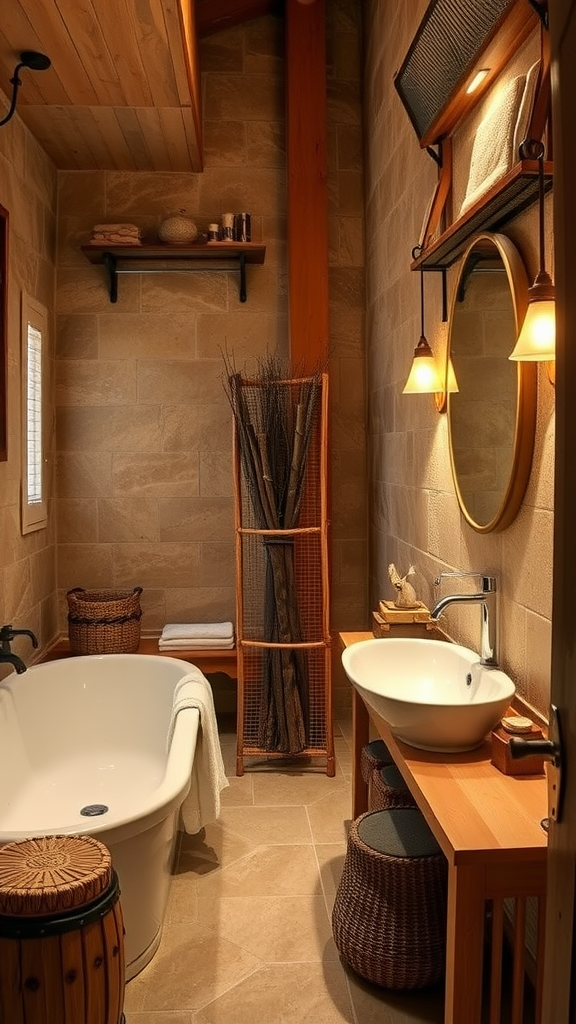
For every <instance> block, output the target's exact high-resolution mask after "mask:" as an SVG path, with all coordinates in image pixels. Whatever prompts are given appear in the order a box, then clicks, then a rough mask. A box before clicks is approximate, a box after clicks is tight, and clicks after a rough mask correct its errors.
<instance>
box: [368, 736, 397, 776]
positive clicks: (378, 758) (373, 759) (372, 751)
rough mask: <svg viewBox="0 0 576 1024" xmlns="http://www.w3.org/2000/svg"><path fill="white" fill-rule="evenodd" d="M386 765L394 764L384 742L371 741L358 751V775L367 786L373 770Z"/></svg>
mask: <svg viewBox="0 0 576 1024" xmlns="http://www.w3.org/2000/svg"><path fill="white" fill-rule="evenodd" d="M387 764H394V758H393V757H392V754H391V753H390V751H389V750H388V747H387V746H386V744H385V743H384V740H372V741H371V742H370V743H367V744H366V746H365V747H362V750H361V751H360V773H361V775H362V778H363V779H364V782H365V783H366V785H367V786H369V785H370V780H371V778H372V772H373V771H374V769H375V768H384V766H385V765H387Z"/></svg>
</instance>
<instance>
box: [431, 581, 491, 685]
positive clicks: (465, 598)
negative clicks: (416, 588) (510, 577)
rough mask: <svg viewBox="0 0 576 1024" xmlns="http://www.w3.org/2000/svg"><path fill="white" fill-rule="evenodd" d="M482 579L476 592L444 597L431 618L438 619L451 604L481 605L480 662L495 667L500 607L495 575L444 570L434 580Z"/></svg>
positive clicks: (436, 582) (432, 612)
mask: <svg viewBox="0 0 576 1024" xmlns="http://www.w3.org/2000/svg"><path fill="white" fill-rule="evenodd" d="M471 576H474V577H476V578H477V579H479V580H480V590H479V591H478V592H477V593H475V594H448V596H447V597H442V598H440V600H439V601H438V602H437V604H436V605H435V606H434V608H433V609H432V611H431V612H430V618H431V619H434V621H437V620H438V619H439V618H440V616H441V614H442V612H443V611H444V609H445V608H448V606H449V605H451V604H467V603H469V602H474V603H475V604H479V605H480V613H481V619H480V664H481V665H489V666H492V667H494V666H495V665H497V664H498V607H497V600H498V596H497V587H496V577H495V576H483V575H482V573H479V572H443V573H441V574H440V576H438V577H437V578H436V579H435V580H434V582H435V584H436V585H438V584H439V583H440V582H441V580H442V579H445V578H447V577H448V578H450V577H452V578H459V579H463V578H469V577H471Z"/></svg>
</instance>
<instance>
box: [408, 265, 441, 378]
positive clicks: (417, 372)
mask: <svg viewBox="0 0 576 1024" xmlns="http://www.w3.org/2000/svg"><path fill="white" fill-rule="evenodd" d="M420 252H421V246H419V245H416V246H414V248H413V249H412V259H416V257H417V256H418V255H419V253H420ZM443 391H444V388H443V384H442V379H441V376H440V372H439V370H438V367H437V366H436V361H435V359H434V354H433V352H432V349H431V348H430V345H429V344H428V342H427V340H426V335H425V334H424V270H423V269H422V266H421V267H420V341H419V342H418V344H417V346H416V348H415V349H414V358H413V360H412V366H411V367H410V373H409V374H408V380H407V381H406V383H405V385H404V389H403V391H402V394H403V395H429V394H438V393H440V394H443Z"/></svg>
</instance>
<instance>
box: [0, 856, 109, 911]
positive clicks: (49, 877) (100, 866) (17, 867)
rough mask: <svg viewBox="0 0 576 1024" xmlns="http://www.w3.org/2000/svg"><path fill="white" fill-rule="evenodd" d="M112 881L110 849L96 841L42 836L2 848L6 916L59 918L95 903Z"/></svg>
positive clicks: (0, 905) (0, 880) (0, 893)
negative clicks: (53, 915) (70, 911)
mask: <svg viewBox="0 0 576 1024" xmlns="http://www.w3.org/2000/svg"><path fill="white" fill-rule="evenodd" d="M111 881H112V858H111V856H110V852H109V850H108V849H107V848H106V847H105V846H104V845H103V843H100V842H98V840H97V839H92V838H91V837H90V836H39V837H37V838H35V839H20V840H18V842H15V843H7V844H6V846H3V847H1V848H0V913H1V914H7V915H11V916H15V915H22V916H34V917H37V916H41V915H44V914H59V913H63V912H65V911H69V910H73V909H74V908H76V907H82V906H84V905H85V904H86V903H91V902H92V900H95V899H97V897H98V896H100V894H101V893H103V892H104V891H105V890H106V889H107V888H108V886H109V885H110V883H111Z"/></svg>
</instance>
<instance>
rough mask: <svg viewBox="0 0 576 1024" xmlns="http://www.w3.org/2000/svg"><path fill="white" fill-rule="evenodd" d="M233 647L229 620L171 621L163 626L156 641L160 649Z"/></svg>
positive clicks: (199, 649)
mask: <svg viewBox="0 0 576 1024" xmlns="http://www.w3.org/2000/svg"><path fill="white" fill-rule="evenodd" d="M233 647H234V626H233V624H232V623H231V622H171V623H169V624H168V625H166V626H164V629H163V630H162V634H161V636H160V639H159V641H158V648H159V650H161V651H170V650H175V651H201V650H210V649H214V650H221V651H222V650H224V651H226V650H228V651H230V650H232V649H233Z"/></svg>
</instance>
